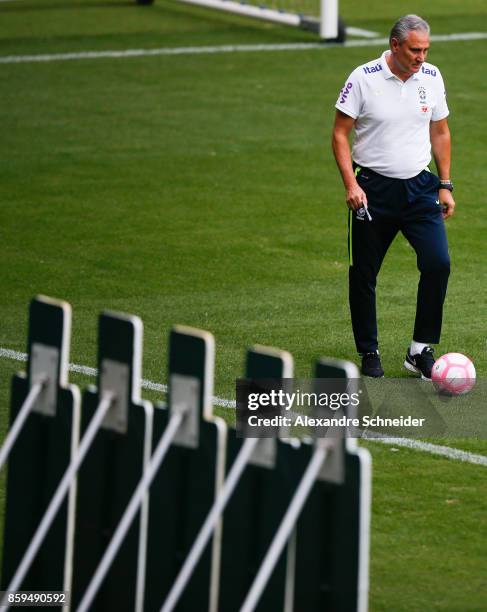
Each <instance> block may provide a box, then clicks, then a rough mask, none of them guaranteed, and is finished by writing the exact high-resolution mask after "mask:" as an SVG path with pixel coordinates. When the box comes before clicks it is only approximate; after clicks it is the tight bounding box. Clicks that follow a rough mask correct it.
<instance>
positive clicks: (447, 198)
mask: <svg viewBox="0 0 487 612" xmlns="http://www.w3.org/2000/svg"><path fill="white" fill-rule="evenodd" d="M439 197H440V204H441V205H442V206H443V219H448V218H449V217H451V216H452V215H453V213H454V212H455V200H454V199H453V196H452V194H451V191H449V190H448V189H440V192H439Z"/></svg>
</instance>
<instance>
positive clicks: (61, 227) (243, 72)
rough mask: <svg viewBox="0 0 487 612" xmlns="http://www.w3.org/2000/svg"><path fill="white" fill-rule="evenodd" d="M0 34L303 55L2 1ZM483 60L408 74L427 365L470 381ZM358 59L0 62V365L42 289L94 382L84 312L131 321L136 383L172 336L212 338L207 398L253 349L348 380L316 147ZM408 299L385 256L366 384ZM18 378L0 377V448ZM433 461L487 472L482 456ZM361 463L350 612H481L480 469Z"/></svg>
mask: <svg viewBox="0 0 487 612" xmlns="http://www.w3.org/2000/svg"><path fill="white" fill-rule="evenodd" d="M341 4H342V5H341V13H342V15H343V16H344V18H345V19H346V21H347V23H349V25H353V26H356V27H362V28H367V29H370V30H374V31H377V32H380V33H381V35H383V36H385V35H386V34H387V33H388V29H389V28H390V25H391V22H392V21H393V20H394V19H395V18H397V17H399V16H400V15H401V14H404V13H407V12H418V13H419V14H421V15H422V16H424V17H425V18H427V19H429V20H430V22H431V26H432V29H433V33H452V32H456V33H457V32H471V31H479V30H480V31H482V30H483V29H486V28H485V23H487V22H486V17H487V5H486V4H485V2H483V1H482V0H464V1H463V2H462V3H459V2H457V1H456V0H430V2H424V1H420V0H412V1H411V2H405V1H397V2H383V1H382V2H378V0H370V1H369V2H367V3H361V2H359V0H342V3H341ZM0 17H1V18H0V45H1V49H0V55H1V56H7V55H15V56H21V55H35V54H41V53H43V54H46V53H49V54H56V53H67V52H82V51H102V50H125V49H148V48H160V47H188V46H203V45H211V46H213V45H223V44H248V43H263V44H266V43H285V42H306V41H315V40H316V39H315V38H313V36H312V35H310V34H306V33H304V32H300V31H294V30H290V29H286V28H281V27H277V26H274V25H269V24H263V23H254V22H251V21H249V20H247V19H245V18H240V17H232V16H229V15H225V14H222V13H217V12H211V11H206V10H204V9H196V8H190V7H187V6H184V5H181V4H177V3H176V2H173V1H170V0H167V1H164V0H156V4H155V5H154V6H152V7H138V6H136V5H135V4H133V3H132V2H117V1H116V0H113V1H110V0H108V1H106V2H96V1H88V0H87V1H84V0H63V1H61V0H45V1H44V2H41V1H34V0H26V1H23V0H19V1H17V2H4V3H1V4H0ZM486 48H487V41H485V40H480V41H469V42H466V41H463V42H436V43H433V44H432V49H431V53H430V57H429V61H431V62H432V63H434V64H438V65H439V66H440V68H441V70H442V73H443V75H444V77H445V81H446V83H447V88H448V101H449V106H450V110H451V117H450V127H451V130H452V134H453V146H454V149H453V151H454V154H453V171H452V176H453V179H454V181H455V187H456V188H455V196H456V201H457V214H456V215H455V217H454V218H452V219H451V220H449V221H448V234H449V240H450V251H451V257H452V262H453V267H452V275H451V279H450V285H449V291H448V296H447V303H446V309H445V319H444V333H443V338H442V343H441V345H440V346H439V347H438V351H439V354H441V353H445V352H448V351H453V350H455V351H460V352H464V353H467V354H468V355H470V356H471V357H472V359H473V361H474V363H475V365H476V368H477V374H478V376H479V377H482V378H485V376H486V374H487V334H486V316H485V301H486V281H485V266H486V263H487V255H486V249H485V236H486V231H487V217H486V216H485V212H484V208H485V193H484V192H485V189H484V183H485V182H486V181H487V171H486V170H485V163H484V156H485V153H484V152H485V144H484V140H485V139H484V132H485V130H484V128H483V126H484V125H485V121H486V118H487V113H486V106H485V85H484V76H483V71H484V68H485V65H486ZM382 50H383V48H382V47H380V46H375V47H373V46H371V47H363V48H345V49H343V48H337V47H335V48H328V49H309V50H300V51H274V52H247V53H218V54H204V55H203V54H202V55H196V54H188V55H167V56H152V57H151V56H143V57H138V58H133V57H132V58H109V57H107V58H98V59H82V60H73V61H50V62H43V63H36V62H32V61H31V62H23V63H0V74H1V83H2V94H3V95H2V105H1V108H0V121H1V139H0V147H1V160H2V161H1V165H0V168H1V169H0V202H1V204H0V244H1V262H2V267H1V269H2V275H1V281H0V282H1V285H0V287H1V292H0V300H1V301H0V305H1V321H0V348H3V349H13V350H16V351H24V350H25V345H26V326H27V307H28V302H29V300H30V299H31V298H32V296H34V295H35V294H38V293H43V294H46V295H50V296H52V297H58V298H63V299H66V300H67V301H69V302H70V303H71V304H72V306H73V341H72V355H71V360H72V361H73V362H76V363H79V364H84V365H88V366H94V365H96V327H97V316H98V314H99V313H100V311H101V310H103V309H105V308H109V309H113V310H120V311H124V312H129V313H133V314H137V315H139V316H140V317H141V318H142V319H143V321H144V324H145V336H144V372H143V375H144V377H145V378H148V379H151V380H153V381H157V382H165V378H166V377H165V369H166V344H167V337H168V332H169V329H170V327H171V326H172V325H173V324H175V323H183V324H186V325H192V326H195V327H201V328H203V329H207V330H209V331H211V332H213V333H214V334H215V338H216V347H217V353H216V386H215V393H216V395H218V396H220V397H225V398H232V397H234V393H235V391H234V384H235V378H236V377H238V376H239V375H241V374H242V371H243V362H244V353H245V349H246V347H247V346H249V345H251V344H254V343H259V344H266V345H271V346H277V347H279V348H282V349H286V350H289V351H290V352H291V353H292V354H293V356H294V358H295V370H296V375H297V376H301V377H306V376H309V375H310V374H311V367H312V363H313V361H314V360H315V359H316V358H317V357H319V356H322V355H328V356H334V357H340V358H345V359H350V360H355V361H356V359H357V357H356V355H355V352H354V345H353V339H352V334H351V329H350V324H349V316H348V302H347V280H346V279H347V266H348V260H347V247H346V227H347V214H346V207H345V204H344V195H343V188H342V186H341V182H340V180H339V177H338V172H337V170H336V167H335V163H334V161H333V157H332V153H331V150H330V144H329V142H330V130H331V125H332V121H333V115H334V102H335V99H336V97H337V93H338V91H339V90H340V88H341V87H342V85H343V82H344V80H345V78H346V76H347V75H348V74H349V73H350V72H351V70H352V69H353V68H354V67H355V66H356V65H358V64H359V63H363V62H365V61H367V60H369V59H372V58H374V57H377V56H378V55H379V54H380V53H381V52H382ZM0 60H1V58H0ZM416 284H417V271H416V266H415V257H414V254H413V251H412V250H411V248H410V247H409V246H408V244H407V243H406V241H405V240H404V239H403V238H402V237H398V239H397V240H396V242H395V243H394V245H393V247H392V249H391V250H390V252H389V254H388V257H387V258H386V261H385V264H384V267H383V270H382V272H381V275H380V277H379V289H378V308H379V325H380V332H381V336H380V339H381V351H382V355H383V362H384V366H385V370H386V375H387V376H391V377H402V376H405V375H406V374H405V373H404V372H403V370H402V362H403V358H404V353H405V350H406V347H407V345H408V344H409V341H410V339H411V333H412V324H413V318H414V309H415V299H416V297H415V286H416ZM21 367H22V366H21V365H20V364H19V363H15V362H12V361H10V360H8V359H5V358H2V359H0V398H1V405H2V411H1V413H0V414H1V426H2V430H3V431H4V430H5V427H6V419H7V409H8V402H9V399H8V397H9V384H10V378H11V375H12V374H13V372H15V371H16V370H17V369H19V368H21ZM72 380H73V381H74V382H77V383H79V384H80V385H82V386H84V385H85V384H87V383H88V382H93V379H88V378H86V377H82V376H80V375H76V376H73V377H72ZM147 397H149V398H151V399H155V397H156V396H155V395H154V394H147ZM217 410H218V412H219V413H220V414H224V415H226V417H227V418H228V419H231V418H232V415H231V413H229V412H228V411H227V412H225V411H224V410H223V409H217ZM441 443H443V444H449V445H451V446H455V447H457V448H461V449H465V450H471V451H473V452H476V453H480V454H484V455H487V441H486V440H476V439H469V440H455V439H450V440H447V441H441ZM367 447H368V448H369V449H370V451H371V453H372V455H373V462H374V466H373V470H374V472H373V518H372V550H371V590H370V609H371V611H374V612H375V611H379V610H380V611H387V612H396V611H405V612H406V611H407V612H411V611H421V612H423V611H429V610H441V611H451V612H453V611H455V612H474V611H481V610H487V521H486V520H485V517H486V516H487V484H486V482H487V479H486V475H487V473H486V470H485V467H482V466H476V465H469V464H465V463H460V462H454V461H452V460H449V459H446V458H441V457H434V456H431V455H428V454H424V453H420V452H417V451H412V450H404V449H400V450H397V449H396V452H392V451H391V449H390V448H389V447H387V446H382V445H377V444H372V443H368V444H367Z"/></svg>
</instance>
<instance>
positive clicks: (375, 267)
mask: <svg viewBox="0 0 487 612" xmlns="http://www.w3.org/2000/svg"><path fill="white" fill-rule="evenodd" d="M429 32H430V28H429V25H428V24H427V23H426V22H425V21H424V20H423V19H421V18H420V17H418V16H417V15H406V16H405V17H402V18H401V19H399V21H398V22H397V23H396V24H395V25H394V26H393V28H392V30H391V33H390V39H389V41H390V50H388V51H385V52H384V53H383V54H382V56H381V57H380V58H378V59H375V60H372V61H371V62H368V63H367V64H363V65H362V66H359V67H358V68H356V69H355V70H354V71H353V72H352V74H351V75H350V76H349V78H348V80H347V82H346V83H345V86H344V88H343V89H342V91H341V92H340V95H339V96H338V100H337V103H336V109H337V111H336V117H335V125H334V128H333V141H332V146H333V152H334V154H335V159H336V161H337V164H338V168H339V170H340V173H341V175H342V179H343V183H344V186H345V191H346V202H347V206H348V208H349V209H350V210H349V221H348V232H349V244H348V246H349V256H350V267H349V298H350V311H351V316H352V327H353V333H354V338H355V344H356V346H357V351H358V352H359V354H360V356H361V358H362V373H363V374H364V375H365V376H373V377H381V376H383V375H384V371H383V369H382V365H381V361H380V356H379V350H378V348H379V347H378V339H377V317H376V303H375V287H376V278H377V274H378V272H379V269H380V266H381V263H382V260H383V258H384V256H385V254H386V252H387V250H388V248H389V247H390V245H391V243H392V241H393V240H394V238H395V236H396V234H397V233H398V232H399V231H401V232H402V233H403V234H404V236H405V237H406V239H407V240H408V241H409V243H410V244H411V246H412V247H413V248H414V250H415V251H416V257H417V265H418V269H419V271H420V280H419V285H418V294H417V305H416V320H415V325H414V332H413V340H412V342H411V345H410V347H409V348H408V350H407V353H406V360H405V362H404V367H405V368H406V369H408V370H409V371H411V372H414V373H416V374H420V375H421V377H422V378H424V379H431V369H432V366H433V364H434V361H435V359H434V356H433V349H432V348H431V347H430V344H435V343H438V342H439V340H440V332H441V322H442V312H443V302H444V299H445V295H446V288H447V284H448V276H449V272H450V259H449V255H448V244H447V239H446V233H445V226H444V219H447V218H448V217H450V216H451V215H452V214H453V211H454V208H455V202H454V200H453V197H452V193H451V192H452V191H453V185H452V183H451V179H450V131H449V129H448V123H447V116H448V114H449V111H448V107H447V104H446V95H445V89H444V84H443V79H442V77H441V74H440V71H439V70H438V68H437V67H436V66H433V65H432V64H428V63H426V61H425V60H426V56H427V53H428V50H429ZM352 129H354V131H355V134H354V141H353V148H352V151H350V145H349V135H350V133H351V131H352ZM431 152H432V153H433V156H434V159H435V162H436V167H437V171H438V176H436V175H434V174H432V173H431V172H430V171H429V168H428V164H429V163H430V162H431Z"/></svg>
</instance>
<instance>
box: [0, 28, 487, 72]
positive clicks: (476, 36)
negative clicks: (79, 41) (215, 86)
mask: <svg viewBox="0 0 487 612" xmlns="http://www.w3.org/2000/svg"><path fill="white" fill-rule="evenodd" d="M485 39H487V32H464V33H458V34H438V35H433V36H431V37H430V40H431V41H433V42H456V41H466V40H485ZM387 44H389V39H388V38H371V39H367V40H350V41H347V42H345V43H344V44H341V43H327V44H324V43H285V44H260V45H221V46H218V47H163V48H160V49H126V50H120V51H83V52H80V53H53V54H46V55H4V56H0V64H20V63H29V62H59V61H69V60H83V59H102V58H126V57H147V56H153V55H203V54H213V53H248V52H256V51H309V50H312V49H319V50H322V51H325V50H327V49H333V48H335V47H376V46H382V45H387Z"/></svg>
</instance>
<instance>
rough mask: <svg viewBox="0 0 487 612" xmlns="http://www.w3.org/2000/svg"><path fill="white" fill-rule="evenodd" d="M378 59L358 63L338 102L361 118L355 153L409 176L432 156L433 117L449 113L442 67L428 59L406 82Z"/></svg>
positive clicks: (386, 172) (382, 170)
mask: <svg viewBox="0 0 487 612" xmlns="http://www.w3.org/2000/svg"><path fill="white" fill-rule="evenodd" d="M389 53H390V51H384V53H383V54H382V56H381V57H380V58H378V59H375V60H372V61H371V62H368V63H367V64H363V65H362V66H359V67H358V68H356V69H355V70H354V71H353V72H352V74H351V75H350V76H349V77H348V80H347V82H346V83H345V86H344V88H343V89H342V90H341V92H340V95H339V96H338V100H337V103H336V104H335V107H336V108H337V109H338V110H340V111H342V113H345V114H346V115H349V116H350V117H353V118H354V119H356V122H355V137H354V141H353V147H352V158H353V160H354V161H355V162H356V163H357V164H358V165H359V166H363V167H366V168H370V169H371V170H374V171H375V172H378V173H379V174H382V175H383V176H390V177H393V178H400V179H407V178H411V177H413V176H416V175H417V174H419V173H420V172H421V171H422V170H424V169H425V168H426V166H427V165H428V164H429V163H430V161H431V142H430V133H429V127H430V121H439V120H440V119H444V118H445V117H447V116H448V114H449V111H448V106H447V104H446V94H445V86H444V83H443V78H442V76H441V74H440V71H439V70H438V68H437V67H436V66H433V65H432V64H428V63H426V62H425V63H424V64H423V65H422V67H421V70H420V71H419V72H418V73H417V74H413V75H412V76H411V77H410V78H409V79H408V80H407V81H405V82H403V81H401V79H399V78H398V77H397V76H395V75H394V74H393V73H392V72H391V70H390V68H389V66H388V65H387V61H386V55H387V54H389Z"/></svg>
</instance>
